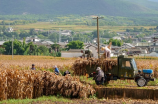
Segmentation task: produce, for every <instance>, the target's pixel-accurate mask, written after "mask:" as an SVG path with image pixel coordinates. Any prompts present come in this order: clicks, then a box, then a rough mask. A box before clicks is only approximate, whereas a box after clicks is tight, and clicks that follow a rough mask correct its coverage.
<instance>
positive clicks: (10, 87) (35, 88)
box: [0, 69, 95, 100]
mask: <svg viewBox="0 0 158 104" xmlns="http://www.w3.org/2000/svg"><path fill="white" fill-rule="evenodd" d="M0 75H1V76H0V100H7V99H25V98H30V99H32V98H37V97H40V96H42V95H57V94H60V95H63V96H69V97H79V98H81V97H82V98H83V97H88V96H90V95H93V94H94V93H95V90H94V89H93V88H92V87H91V86H90V85H86V84H82V83H81V82H80V80H79V78H77V77H72V76H65V77H64V76H57V75H55V74H54V73H52V72H46V71H34V70H33V71H32V70H18V69H16V70H15V69H14V70H13V69H3V70H0ZM87 87H88V88H89V89H87Z"/></svg>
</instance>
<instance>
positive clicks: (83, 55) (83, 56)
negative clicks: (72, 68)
mask: <svg viewBox="0 0 158 104" xmlns="http://www.w3.org/2000/svg"><path fill="white" fill-rule="evenodd" d="M81 53H83V54H82V56H81V58H85V53H84V51H83V50H81Z"/></svg>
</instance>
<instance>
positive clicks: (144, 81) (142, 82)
mask: <svg viewBox="0 0 158 104" xmlns="http://www.w3.org/2000/svg"><path fill="white" fill-rule="evenodd" d="M146 84H147V83H146V80H145V79H144V78H139V79H138V80H137V85H138V87H143V86H145V85H146Z"/></svg>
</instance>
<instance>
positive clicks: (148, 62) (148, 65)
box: [0, 55, 158, 78]
mask: <svg viewBox="0 0 158 104" xmlns="http://www.w3.org/2000/svg"><path fill="white" fill-rule="evenodd" d="M75 60H77V58H62V57H51V56H20V55H14V57H13V59H12V56H10V55H0V67H5V68H16V69H30V68H31V65H32V64H35V67H36V68H37V69H41V70H42V69H43V70H47V69H49V70H51V69H52V70H53V66H54V65H57V66H58V67H59V70H63V71H64V70H67V69H69V70H70V69H71V66H72V65H73V63H74V62H75ZM135 60H136V63H137V67H138V69H153V71H154V76H155V77H156V78H158V59H156V58H155V59H135Z"/></svg>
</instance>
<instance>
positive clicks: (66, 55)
mask: <svg viewBox="0 0 158 104" xmlns="http://www.w3.org/2000/svg"><path fill="white" fill-rule="evenodd" d="M80 56H82V53H70V52H61V57H80Z"/></svg>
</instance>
